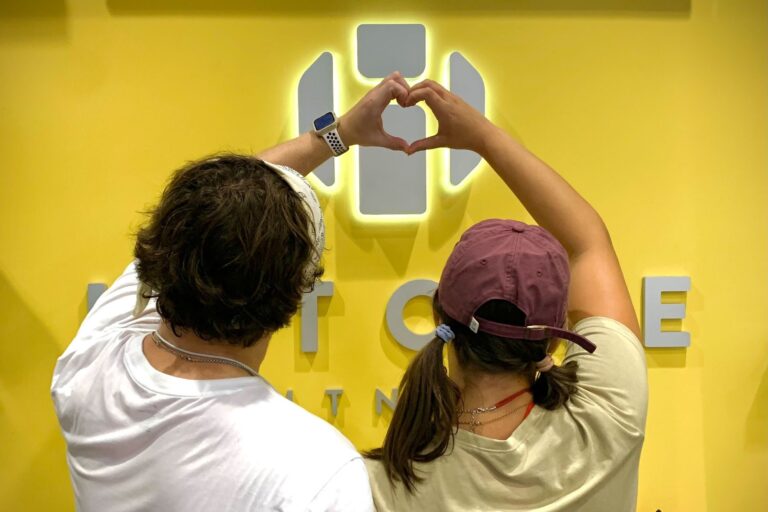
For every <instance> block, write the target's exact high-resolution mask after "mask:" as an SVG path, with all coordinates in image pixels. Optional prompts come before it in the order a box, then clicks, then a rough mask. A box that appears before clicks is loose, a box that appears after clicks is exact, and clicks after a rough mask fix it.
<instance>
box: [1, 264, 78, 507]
mask: <svg viewBox="0 0 768 512" xmlns="http://www.w3.org/2000/svg"><path fill="white" fill-rule="evenodd" d="M0 304H2V308H0V339H1V340H2V343H0V439H2V440H3V441H4V442H3V449H2V452H0V468H1V469H0V510H30V509H33V507H32V503H34V504H35V505H40V506H41V508H39V509H40V510H43V509H46V510H61V509H62V504H67V503H72V492H71V490H70V487H69V478H68V477H67V467H66V461H65V456H64V440H63V438H62V437H61V434H60V433H59V426H58V422H57V420H56V416H55V413H54V410H53V403H52V401H51V396H50V392H49V389H50V383H51V374H52V373H53V367H54V365H55V363H56V358H57V357H58V355H59V351H60V349H59V346H58V344H57V343H56V341H55V340H54V338H53V336H52V335H51V334H50V333H49V332H48V330H47V329H46V327H45V326H44V325H43V323H42V322H41V321H40V319H39V318H38V317H37V316H36V315H35V313H34V312H33V311H31V310H30V308H29V307H28V306H27V305H26V304H25V303H24V301H23V300H22V298H21V297H20V296H19V294H18V293H17V292H16V290H15V289H14V288H13V286H12V285H11V283H10V282H9V280H8V279H7V278H6V276H5V274H3V273H0ZM41 482H45V484H44V486H45V492H40V490H41ZM42 502H46V503H45V504H43V503H42ZM43 505H45V506H43Z"/></svg>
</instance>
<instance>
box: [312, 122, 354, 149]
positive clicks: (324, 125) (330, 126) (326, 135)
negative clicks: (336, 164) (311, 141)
mask: <svg viewBox="0 0 768 512" xmlns="http://www.w3.org/2000/svg"><path fill="white" fill-rule="evenodd" d="M312 124H313V125H314V127H315V135H317V136H318V137H322V138H323V139H324V140H325V142H326V143H327V144H328V147H329V148H331V151H332V152H333V155H334V156H339V155H343V154H344V153H346V152H347V150H349V148H348V147H347V146H345V145H344V143H343V142H342V141H341V137H339V131H338V130H337V129H336V128H337V127H338V126H339V120H338V119H337V118H336V115H335V114H334V113H333V112H328V113H326V114H323V115H321V116H320V117H318V118H317V119H315V120H314V122H313V123H312Z"/></svg>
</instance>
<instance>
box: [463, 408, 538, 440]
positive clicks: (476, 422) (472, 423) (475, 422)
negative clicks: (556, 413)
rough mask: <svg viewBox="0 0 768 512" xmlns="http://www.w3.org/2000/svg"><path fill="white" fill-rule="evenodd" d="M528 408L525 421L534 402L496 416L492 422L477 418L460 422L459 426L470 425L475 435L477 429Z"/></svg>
mask: <svg viewBox="0 0 768 512" xmlns="http://www.w3.org/2000/svg"><path fill="white" fill-rule="evenodd" d="M526 406H527V407H528V409H526V411H525V416H524V417H523V419H525V418H527V417H528V413H530V412H531V409H532V408H533V402H528V403H527V404H520V405H518V406H517V407H515V408H514V409H512V410H511V411H509V412H505V413H504V414H502V415H500V416H496V417H495V418H491V419H490V420H485V421H480V420H478V419H476V418H472V420H470V421H460V422H459V425H469V430H470V431H471V432H472V433H473V434H474V433H475V429H477V427H481V426H483V425H488V424H489V423H494V422H496V421H499V420H500V419H502V418H506V417H507V416H509V415H511V414H514V413H515V412H517V411H519V410H520V409H522V408H523V407H526Z"/></svg>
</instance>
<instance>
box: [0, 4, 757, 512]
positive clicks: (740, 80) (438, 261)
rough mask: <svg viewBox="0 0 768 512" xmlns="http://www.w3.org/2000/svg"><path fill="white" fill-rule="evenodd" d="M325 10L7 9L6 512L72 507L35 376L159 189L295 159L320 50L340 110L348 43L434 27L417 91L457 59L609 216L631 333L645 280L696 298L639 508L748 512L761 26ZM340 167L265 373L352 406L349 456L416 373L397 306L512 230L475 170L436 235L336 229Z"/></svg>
mask: <svg viewBox="0 0 768 512" xmlns="http://www.w3.org/2000/svg"><path fill="white" fill-rule="evenodd" d="M33 3H34V4H35V7H30V6H29V4H33ZM320 4H322V3H319V2H310V1H300V2H297V1H293V2H278V1H275V0H270V1H267V2H256V1H253V2H249V1H246V0H224V1H218V2H215V1H214V0H210V1H208V2H207V1H205V0H194V1H191V2H183V1H181V0H157V1H152V0H135V1H134V0H78V1H69V2H65V1H64V0H41V1H36V2H26V1H23V0H18V1H16V2H10V1H9V0H4V1H3V2H1V3H0V248H2V250H0V306H1V307H0V442H1V443H2V449H0V509H2V510H51V509H64V510H71V509H72V508H73V506H72V493H71V490H70V487H69V481H68V476H67V469H66V464H65V461H64V444H63V442H62V439H61V436H60V434H59V431H58V426H57V423H56V419H55V417H54V414H53V409H52V407H51V403H50V399H49V395H48V385H49V378H50V374H51V370H52V368H53V364H54V361H55V358H56V357H57V355H58V354H59V353H60V352H61V351H62V350H63V349H64V347H65V346H66V345H67V343H68V340H69V339H70V337H71V336H72V335H73V334H74V332H75V330H76V328H77V326H78V323H79V321H80V320H81V319H82V317H83V315H84V312H85V289H86V284H87V283H88V282H93V281H106V282H111V281H112V280H113V279H114V278H115V277H116V276H117V275H118V273H119V271H120V270H121V269H122V268H123V266H124V265H125V264H126V262H127V261H128V259H129V258H130V254H131V247H132V244H131V238H130V233H131V232H132V231H133V230H134V229H135V228H136V226H137V225H138V223H139V222H140V219H141V216H140V215H139V213H137V212H138V211H140V210H142V209H144V208H145V207H146V206H147V205H148V204H150V203H151V202H153V201H154V200H155V198H156V197H157V194H158V193H159V191H160V189H161V187H162V185H163V183H164V180H165V179H166V177H167V176H168V174H169V172H170V171H171V170H172V169H174V168H176V167H177V166H179V165H180V164H181V163H183V162H184V161H185V160H188V159H192V158H196V157H199V156H202V155H204V154H207V153H210V152H214V151H217V150H221V149H227V150H236V151H255V150H258V149H259V148H262V147H265V146H267V145H271V144H273V143H275V142H277V141H279V140H282V139H284V138H286V137H288V136H290V135H292V134H293V133H294V130H295V129H296V127H295V121H294V118H295V113H294V107H293V105H294V104H295V101H296V86H297V81H298V78H299V76H300V75H301V73H302V71H303V70H304V69H305V68H306V66H307V65H309V63H311V62H312V60H313V59H314V58H315V57H316V56H317V55H318V54H319V53H320V52H322V51H324V50H331V51H333V52H334V54H335V56H336V58H337V61H336V62H337V65H338V66H340V77H341V80H342V83H343V84H344V87H343V89H342V91H341V100H342V102H343V104H344V106H349V105H350V102H351V101H352V100H353V99H354V98H355V97H357V96H358V95H359V94H361V93H362V92H363V90H364V86H363V85H361V84H359V83H358V82H356V81H355V74H354V73H353V69H352V68H353V65H354V61H353V58H352V56H353V53H352V34H353V31H354V28H355V26H356V24H357V23H360V22H370V21H376V22H406V21H409V22H419V23H424V24H425V25H426V26H427V30H428V37H429V38H430V49H431V55H430V60H429V67H430V71H429V73H430V76H432V77H434V78H438V79H440V78H441V76H442V72H443V71H444V70H443V67H442V64H443V58H444V57H445V56H446V55H447V53H448V52H450V51H453V50H460V51H461V52H462V53H463V54H464V55H465V56H466V57H467V58H468V59H469V60H470V61H471V62H473V63H474V64H475V66H476V67H477V68H478V69H479V71H480V73H481V74H482V75H483V77H484V79H485V83H486V86H487V89H488V106H489V116H490V117H491V118H492V119H493V120H494V121H496V122H497V123H499V124H501V125H502V126H504V127H506V128H507V129H509V130H511V131H513V132H514V133H515V134H516V135H517V136H518V137H520V138H521V139H522V140H523V141H524V142H525V143H526V144H527V145H528V146H529V147H531V148H532V149H533V150H534V151H536V152H537V153H539V154H540V155H541V156H542V157H543V158H545V159H546V160H548V161H549V162H550V163H551V164H552V165H554V166H555V168H557V169H559V170H560V171H561V172H562V174H564V175H565V176H566V177H567V179H569V180H570V181H571V182H572V183H573V184H574V185H575V186H576V188H578V189H579V190H580V191H582V192H583V194H584V195H585V196H586V197H587V198H588V199H589V200H590V201H592V202H593V204H594V205H595V206H596V207H597V208H598V209H599V210H600V212H601V213H602V214H603V215H604V218H605V220H606V222H607V223H608V225H609V227H610V228H611V229H612V232H613V236H614V241H615V244H616V247H617V250H618V252H619V255H620V257H621V260H622V262H623V264H624V268H625V273H626V276H627V279H628V282H629V287H630V290H631V292H632V294H633V299H634V300H635V304H636V306H637V308H638V311H639V310H640V299H641V278H642V276H644V275H664V274H687V275H690V276H691V277H692V281H693V288H692V290H691V292H690V293H689V294H688V297H687V305H688V317H687V318H686V320H685V321H684V322H683V328H684V329H685V330H688V331H690V332H691V337H692V344H691V347H690V348H689V349H687V350H683V349H676V350H658V349H657V350H648V351H647V355H648V364H649V376H650V387H651V390H650V391H651V401H650V410H649V417H648V430H647V441H646V446H645V451H644V454H643V458H642V464H641V478H640V497H639V504H638V509H639V510H656V509H657V508H660V509H661V510H663V511H687V510H691V511H730V510H759V509H761V510H765V509H766V507H768V486H766V485H765V484H766V482H765V478H766V474H768V327H766V323H765V318H764V316H765V312H766V305H768V291H767V290H768V288H766V282H767V281H768V240H767V238H766V220H768V207H767V206H766V199H768V197H766V192H767V191H768V190H767V187H766V185H768V172H766V170H767V168H768V167H767V166H768V152H767V150H766V141H767V140H768V105H767V104H766V91H767V89H766V87H767V86H768V59H767V57H768V55H767V54H768V37H767V36H768V19H766V11H767V7H766V3H765V2H764V1H762V0H729V1H727V2H717V1H716V0H691V2H688V1H686V0H671V1H662V0H648V1H640V0H637V1H630V0H615V1H609V0H573V1H565V0H541V1H540V2H536V1H527V0H522V1H520V2H501V1H498V2H494V1H492V0H482V1H478V2H476V3H474V4H475V7H474V9H476V10H475V11H472V10H469V9H467V8H466V5H472V4H473V2H458V1H454V0H448V1H443V2H440V1H437V0H434V1H430V2H421V3H420V4H421V7H419V8H418V9H416V8H409V7H408V4H407V2H403V1H400V0H396V1H395V2H394V4H389V5H390V6H389V7H387V8H385V10H381V8H378V9H377V8H375V7H367V6H366V5H365V4H364V3H361V2H352V1H346V2H342V5H345V6H346V7H345V8H336V9H335V10H334V11H333V12H330V13H328V12H323V11H321V10H320V8H319V7H316V5H320ZM425 4H431V5H432V7H424V5H425ZM497 4H498V5H497ZM505 4H512V5H511V6H507V7H501V6H503V5H505ZM185 5H186V7H184V6H185ZM211 5H215V6H216V7H210V6H211ZM256 5H258V6H256ZM441 9H442V10H441ZM344 160H345V171H346V174H345V177H344V178H343V180H342V184H341V185H340V187H339V190H338V191H337V192H336V193H335V194H333V195H329V194H326V195H324V197H323V200H324V202H326V203H327V206H326V215H327V223H328V246H329V248H330V252H329V253H328V255H327V257H326V267H327V270H328V272H327V276H328V277H329V278H331V279H333V280H334V281H335V284H336V294H335V295H334V297H333V298H332V299H331V300H330V301H328V302H321V305H320V311H321V314H322V317H321V320H320V333H321V336H320V352H319V353H318V354H316V355H315V356H308V355H305V354H301V353H299V350H298V327H294V328H289V329H286V330H285V331H284V332H281V333H280V334H279V335H278V336H277V337H276V339H275V340H274V341H273V343H272V347H271V349H270V351H271V352H270V354H269V356H268V362H267V363H266V364H265V367H264V373H265V374H266V376H267V377H268V378H269V379H270V380H272V382H273V383H274V384H275V385H276V387H277V388H278V389H281V390H284V389H286V388H287V387H289V386H290V387H292V388H293V389H294V392H295V397H296V401H297V402H298V403H300V404H301V405H303V406H305V407H307V408H308V409H309V410H311V411H312V412H314V413H317V414H319V415H321V416H322V417H327V418H330V412H329V410H330V407H329V401H328V399H327V398H325V399H324V398H323V389H324V388H326V387H343V388H344V389H345V395H344V399H343V400H342V405H341V410H340V413H339V416H338V418H336V419H335V422H334V423H335V424H336V425H337V426H338V427H339V428H340V429H341V430H342V431H343V432H344V433H345V434H346V435H348V436H349V437H350V438H351V439H352V440H353V441H354V442H355V443H356V445H357V446H359V447H361V448H364V447H371V446H372V445H374V444H376V443H377V442H379V441H380V440H381V438H382V435H383V432H384V429H385V420H386V416H385V418H384V419H380V418H377V417H376V416H375V415H374V413H373V390H374V389H375V388H376V387H379V388H382V389H385V390H387V389H391V388H392V387H394V386H396V384H397V382H398V380H399V376H400V375H401V373H402V371H403V369H404V367H405V365H406V363H407V360H408V358H409V357H410V356H411V355H412V353H410V352H409V351H407V350H405V349H402V348H400V347H399V346H398V345H396V344H395V343H394V342H393V340H392V339H391V338H390V336H389V334H388V333H387V331H386V328H385V327H384V321H383V313H384V307H385V304H386V301H387V299H388V298H389V296H390V295H391V293H392V292H393V291H394V289H395V288H396V287H397V286H398V285H399V284H401V283H402V282H404V281H406V280H409V279H415V278H432V279H437V278H438V277H439V271H440V268H441V265H442V263H443V261H444V259H445V257H446V256H447V254H448V253H449V251H450V249H451V247H452V245H453V242H454V240H455V239H456V237H457V234H458V233H459V232H460V231H461V230H462V229H464V228H466V227H467V226H469V225H471V224H472V223H474V222H476V221H478V220H481V219H483V218H486V217H490V216H512V217H521V218H526V217H525V214H524V212H523V211H522V209H521V207H520V205H519V204H518V203H517V202H516V201H515V200H514V199H513V198H512V196H511V195H510V194H509V193H508V192H507V191H506V190H504V189H503V187H501V186H500V182H499V181H498V180H497V178H496V177H495V176H494V175H493V173H492V172H491V171H490V169H488V168H483V169H482V170H481V171H480V173H479V175H478V176H477V177H476V178H475V179H474V180H473V181H472V182H471V184H470V185H469V186H467V187H464V188H462V189H461V191H459V192H457V193H447V192H444V191H441V190H440V189H439V187H438V184H439V177H440V176H441V175H440V171H439V169H437V168H436V165H433V167H435V168H433V169H432V171H431V172H432V174H431V177H432V178H431V179H432V181H433V182H434V183H433V185H435V186H436V187H437V188H435V189H434V190H435V195H434V196H433V197H434V203H433V207H432V210H431V213H430V215H429V219H428V222H424V223H421V224H406V225H402V226H396V225H388V226H381V225H379V226H373V227H370V226H366V225H365V224H363V223H361V222H358V221H355V220H354V219H353V218H352V217H351V215H350V204H351V201H350V197H351V196H350V186H349V184H350V179H351V177H350V176H349V173H350V172H351V170H352V167H351V165H350V164H351V157H350V156H346V157H344ZM430 161H431V162H432V163H433V164H437V163H438V159H437V155H433V156H432V157H430ZM409 311H410V313H412V315H413V316H415V317H418V316H419V315H422V314H424V312H425V307H424V304H423V303H422V304H416V305H414V306H413V307H412V308H410V310H409ZM411 321H412V322H413V323H414V325H418V324H421V325H420V328H421V329H425V328H427V327H425V325H426V321H421V322H419V320H418V318H412V319H411Z"/></svg>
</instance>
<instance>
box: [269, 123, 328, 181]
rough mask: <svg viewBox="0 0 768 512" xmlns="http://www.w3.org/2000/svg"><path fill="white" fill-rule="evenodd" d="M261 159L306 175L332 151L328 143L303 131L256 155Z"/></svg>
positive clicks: (326, 158)
mask: <svg viewBox="0 0 768 512" xmlns="http://www.w3.org/2000/svg"><path fill="white" fill-rule="evenodd" d="M257 156H258V157H259V158H261V159H262V160H266V161H267V162H271V163H273V164H281V165H286V166H288V167H291V168H292V169H296V170H297V171H298V172H300V173H301V174H302V175H304V176H306V175H307V174H309V173H310V172H312V171H313V170H315V169H316V168H317V166H319V165H320V164H322V163H323V162H325V161H326V160H328V159H329V158H330V157H331V156H333V153H331V148H330V147H328V144H327V143H326V142H325V141H324V140H323V139H321V138H320V137H317V136H316V135H315V134H313V133H311V132H307V133H303V134H301V135H299V136H298V137H296V138H295V139H291V140H289V141H286V142H282V143H280V144H278V145H277V146H274V147H271V148H269V149H265V150H264V151H261V152H259V154H258V155H257Z"/></svg>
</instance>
